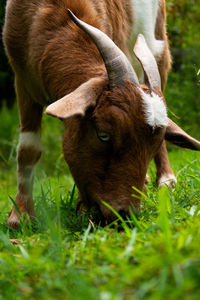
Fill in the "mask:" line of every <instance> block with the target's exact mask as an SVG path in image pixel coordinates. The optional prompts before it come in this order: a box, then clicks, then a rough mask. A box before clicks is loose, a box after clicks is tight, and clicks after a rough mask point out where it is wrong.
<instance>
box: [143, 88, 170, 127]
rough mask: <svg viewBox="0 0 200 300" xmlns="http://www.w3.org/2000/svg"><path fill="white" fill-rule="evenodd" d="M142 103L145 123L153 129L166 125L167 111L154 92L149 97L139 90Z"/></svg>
mask: <svg viewBox="0 0 200 300" xmlns="http://www.w3.org/2000/svg"><path fill="white" fill-rule="evenodd" d="M140 92H141V94H142V99H143V103H144V110H145V117H146V122H147V124H148V125H150V126H151V127H153V128H156V127H166V126H167V125H168V118H167V109H166V106H165V104H164V102H163V100H162V99H161V98H160V97H159V96H158V95H157V94H155V93H154V92H152V94H151V95H148V94H146V93H145V92H144V91H143V90H142V89H141V90H140Z"/></svg>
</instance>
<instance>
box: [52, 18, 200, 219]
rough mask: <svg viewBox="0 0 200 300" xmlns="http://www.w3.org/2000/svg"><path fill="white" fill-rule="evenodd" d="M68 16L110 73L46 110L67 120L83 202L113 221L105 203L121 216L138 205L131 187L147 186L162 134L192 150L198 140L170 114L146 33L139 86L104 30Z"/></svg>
mask: <svg viewBox="0 0 200 300" xmlns="http://www.w3.org/2000/svg"><path fill="white" fill-rule="evenodd" d="M70 16H71V18H72V19H73V21H74V22H75V23H76V24H77V25H78V26H79V27H80V28H82V29H83V30H84V31H85V32H87V33H88V34H89V35H90V37H91V38H92V39H93V41H94V42H95V44H96V46H97V48H98V50H99V52H100V54H101V56H102V58H103V60H104V63H105V67H106V71H107V74H105V77H95V78H91V79H90V80H88V81H87V82H85V83H83V84H82V85H81V86H80V87H78V88H77V89H76V90H75V91H73V92H72V93H71V94H69V95H67V96H65V97H63V98H62V99H60V100H58V101H56V102H54V103H53V104H51V105H50V106H49V107H48V108H47V110H46V113H47V114H50V115H53V116H56V117H58V118H61V119H63V120H64V122H65V127H66V133H65V137H64V143H63V148H64V156H65V159H66V161H67V163H68V164H69V166H70V169H71V172H72V175H73V177H74V179H75V182H76V184H77V186H78V189H79V193H80V197H81V201H83V203H85V204H88V205H89V206H91V205H93V204H95V203H97V204H98V205H99V207H100V209H101V211H102V213H103V215H104V217H105V218H106V219H107V220H108V221H112V220H113V218H114V214H112V213H111V211H110V210H109V209H107V208H106V206H105V205H104V204H103V203H102V201H104V202H107V203H108V204H110V205H111V206H112V207H113V208H114V209H115V210H116V211H117V212H119V213H121V214H122V215H124V214H127V213H128V211H129V209H130V207H131V205H134V207H135V208H136V209H139V206H140V201H139V200H138V197H135V198H134V197H133V196H132V194H133V193H134V194H136V192H135V191H134V192H133V189H132V187H133V186H134V187H136V188H137V189H138V190H140V191H141V190H143V187H144V181H145V176H146V172H147V167H148V164H149V162H150V160H151V159H152V157H153V156H154V155H155V154H156V152H157V150H158V149H159V146H160V145H161V143H162V141H163V139H164V138H167V139H168V140H170V141H171V142H173V143H175V144H178V145H181V146H182V147H188V148H191V149H194V150H200V143H199V142H198V141H196V140H194V139H192V138H191V137H190V136H188V135H187V134H185V133H184V132H183V131H182V130H181V129H180V128H179V127H178V126H177V125H176V124H174V123H173V122H172V121H171V120H169V119H168V118H167V112H166V107H165V101H164V98H163V95H162V93H161V92H160V90H161V80H160V74H159V71H158V67H157V63H156V60H155V58H154V57H153V55H152V53H151V52H150V50H149V48H148V46H147V44H146V42H145V40H144V37H143V36H141V35H139V36H138V40H137V43H136V46H135V48H134V52H135V55H136V56H137V58H138V59H139V61H140V62H141V64H142V66H143V69H144V73H145V76H144V78H145V80H146V84H147V85H144V86H140V85H139V82H138V79H137V76H136V74H135V72H134V70H133V68H132V66H131V64H130V62H129V61H128V59H127V58H126V56H125V55H124V54H123V53H122V51H121V50H120V49H119V48H118V47H117V46H116V45H115V44H114V43H113V42H112V41H111V40H110V39H109V38H108V37H107V36H106V35H105V34H104V33H103V32H101V31H99V30H98V29H96V28H94V27H92V26H90V25H88V24H86V23H84V22H82V21H80V20H78V19H77V18H76V17H75V16H74V15H73V14H72V13H70ZM91 67H93V66H91Z"/></svg>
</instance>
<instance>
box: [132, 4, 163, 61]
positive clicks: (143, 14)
mask: <svg viewBox="0 0 200 300" xmlns="http://www.w3.org/2000/svg"><path fill="white" fill-rule="evenodd" d="M132 6H133V20H134V22H133V33H132V38H131V40H132V42H133V43H134V44H135V41H136V39H137V36H138V34H139V33H141V34H143V35H144V37H145V40H146V42H147V44H148V46H149V48H150V49H151V51H152V53H153V55H154V56H155V57H159V56H160V55H161V54H162V53H163V50H164V46H165V43H164V41H159V40H156V38H155V26H156V20H157V15H158V9H159V0H132Z"/></svg>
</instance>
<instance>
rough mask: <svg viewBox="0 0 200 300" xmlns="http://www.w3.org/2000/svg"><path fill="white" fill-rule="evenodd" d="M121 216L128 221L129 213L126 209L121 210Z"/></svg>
mask: <svg viewBox="0 0 200 300" xmlns="http://www.w3.org/2000/svg"><path fill="white" fill-rule="evenodd" d="M119 214H120V216H121V217H122V218H123V219H127V217H128V213H127V211H125V210H124V209H120V210H119Z"/></svg>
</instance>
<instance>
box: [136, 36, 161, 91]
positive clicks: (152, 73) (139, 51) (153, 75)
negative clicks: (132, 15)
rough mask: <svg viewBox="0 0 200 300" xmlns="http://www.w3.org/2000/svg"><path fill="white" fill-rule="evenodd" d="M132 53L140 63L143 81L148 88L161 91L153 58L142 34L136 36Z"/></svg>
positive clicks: (156, 66)
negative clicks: (143, 76)
mask: <svg viewBox="0 0 200 300" xmlns="http://www.w3.org/2000/svg"><path fill="white" fill-rule="evenodd" d="M134 53H135V56H136V57H137V59H138V60H139V61H140V63H141V65H142V67H143V70H144V75H145V81H147V85H149V86H150V88H152V89H153V88H159V89H160V90H161V78H160V73H159V70H158V65H157V62H156V59H155V57H154V56H153V54H152V52H151V50H150V49H149V47H148V45H147V43H146V40H145V38H144V36H143V35H142V34H139V35H138V38H137V41H136V44H135V47H134Z"/></svg>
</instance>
